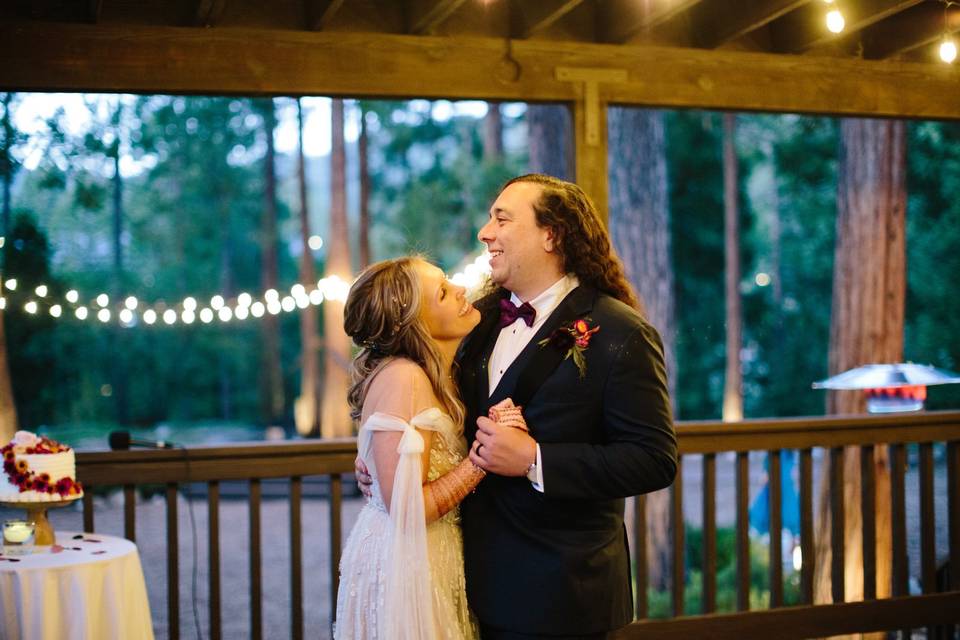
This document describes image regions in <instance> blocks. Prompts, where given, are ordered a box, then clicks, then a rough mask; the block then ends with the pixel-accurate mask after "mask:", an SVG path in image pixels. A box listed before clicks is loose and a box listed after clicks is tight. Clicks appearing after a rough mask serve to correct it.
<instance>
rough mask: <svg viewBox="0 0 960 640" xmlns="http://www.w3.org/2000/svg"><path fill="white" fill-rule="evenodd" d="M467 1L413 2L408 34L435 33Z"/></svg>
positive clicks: (411, 2)
mask: <svg viewBox="0 0 960 640" xmlns="http://www.w3.org/2000/svg"><path fill="white" fill-rule="evenodd" d="M464 2H466V0H411V1H410V3H409V5H408V12H409V13H408V16H407V24H408V25H409V28H408V29H407V32H408V33H411V34H424V33H433V31H434V29H436V28H437V27H439V26H440V25H441V24H443V23H444V22H445V21H446V20H447V18H449V17H450V16H451V15H453V12H454V11H456V10H457V9H459V8H460V5H462V4H463V3H464Z"/></svg>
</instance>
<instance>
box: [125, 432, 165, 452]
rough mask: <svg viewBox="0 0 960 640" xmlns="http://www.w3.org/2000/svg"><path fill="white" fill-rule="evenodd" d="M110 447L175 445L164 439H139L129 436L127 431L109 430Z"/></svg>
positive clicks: (161, 447) (163, 446) (160, 447)
mask: <svg viewBox="0 0 960 640" xmlns="http://www.w3.org/2000/svg"><path fill="white" fill-rule="evenodd" d="M109 441H110V449H112V450H113V451H118V450H126V449H129V448H130V447H146V448H148V449H173V448H174V447H175V446H176V445H174V444H173V443H172V442H167V441H166V440H141V439H140V438H131V437H130V432H129V431H111V432H110V436H109Z"/></svg>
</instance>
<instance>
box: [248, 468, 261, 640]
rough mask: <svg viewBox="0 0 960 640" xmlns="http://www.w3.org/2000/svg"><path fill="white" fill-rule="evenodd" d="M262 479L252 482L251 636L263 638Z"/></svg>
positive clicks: (257, 639)
mask: <svg viewBox="0 0 960 640" xmlns="http://www.w3.org/2000/svg"><path fill="white" fill-rule="evenodd" d="M260 494H261V486H260V479H259V478H253V479H252V480H250V634H251V636H252V637H253V639H254V640H260V639H261V638H263V584H262V581H261V576H262V567H261V548H260Z"/></svg>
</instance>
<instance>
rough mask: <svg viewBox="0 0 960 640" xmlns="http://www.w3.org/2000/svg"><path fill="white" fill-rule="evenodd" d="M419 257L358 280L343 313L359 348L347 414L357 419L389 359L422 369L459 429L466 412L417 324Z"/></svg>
mask: <svg viewBox="0 0 960 640" xmlns="http://www.w3.org/2000/svg"><path fill="white" fill-rule="evenodd" d="M423 262H425V261H424V260H423V258H421V257H419V256H405V257H403V258H395V259H393V260H383V261H382V262H377V263H375V264H372V265H370V266H369V267H367V268H366V269H364V270H363V272H362V273H361V274H360V275H359V276H358V277H357V279H356V280H355V281H354V283H353V286H351V287H350V293H349V294H347V302H346V304H345V306H344V309H343V328H344V330H345V331H346V333H347V335H348V336H350V337H351V338H352V339H353V342H354V343H355V344H356V345H357V346H358V347H359V348H360V351H359V352H358V353H357V355H356V356H355V357H354V358H353V362H352V363H351V366H350V391H349V392H348V393H347V401H348V402H349V404H350V415H351V417H353V419H354V420H359V418H360V414H361V412H362V410H363V401H364V399H365V398H366V395H367V387H368V385H369V382H370V381H371V380H372V379H373V377H374V376H375V375H376V374H377V372H379V371H380V369H381V368H382V367H383V366H385V365H386V364H387V362H389V361H390V360H391V359H392V358H407V359H408V360H412V361H413V362H416V363H417V364H418V365H420V366H421V367H422V368H423V370H424V372H426V374H427V378H428V379H429V380H430V384H431V386H432V387H433V394H434V395H435V396H436V397H437V399H438V400H440V402H441V403H442V404H443V409H444V410H445V411H446V412H447V413H448V414H449V415H450V417H451V418H453V421H454V423H455V424H458V425H462V424H463V418H464V415H465V413H466V412H465V411H464V408H463V404H462V403H461V402H460V399H459V397H458V396H457V391H456V388H455V387H454V386H453V381H452V380H451V378H450V375H449V374H450V372H449V371H447V370H446V369H445V368H444V365H443V359H442V358H441V356H440V351H439V350H438V349H437V345H436V343H435V342H434V340H433V338H432V337H431V336H430V333H429V331H428V330H427V327H426V325H425V324H424V323H423V321H422V320H421V319H420V300H421V298H420V276H419V274H418V273H417V268H416V267H417V264H419V263H423Z"/></svg>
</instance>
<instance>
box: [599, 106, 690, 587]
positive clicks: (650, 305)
mask: <svg viewBox="0 0 960 640" xmlns="http://www.w3.org/2000/svg"><path fill="white" fill-rule="evenodd" d="M608 126H609V132H610V133H609V136H610V137H609V139H610V147H609V152H608V153H609V158H610V234H611V236H612V239H613V243H614V246H615V247H616V249H617V252H618V253H619V254H620V257H621V258H622V259H623V262H624V267H625V268H626V272H627V277H628V278H629V279H630V282H631V283H632V284H633V286H634V288H635V289H636V290H637V293H638V294H639V295H640V298H641V300H642V301H643V302H644V304H645V305H646V313H647V319H648V320H649V321H650V323H651V324H653V326H655V327H656V328H657V329H658V330H659V331H660V332H661V335H662V337H663V346H664V357H665V360H666V364H667V375H668V384H669V388H670V396H671V398H673V397H675V396H674V392H675V390H676V379H677V376H676V370H677V368H676V350H675V338H674V332H673V329H674V326H675V325H674V320H673V317H674V293H673V280H674V276H673V268H672V265H671V258H670V211H669V201H668V193H667V155H666V152H667V149H666V132H665V129H666V127H665V123H664V115H663V112H662V111H651V110H646V109H635V108H620V107H612V108H610V110H609V113H608ZM669 495H670V494H669V491H659V492H656V493H653V494H650V495H649V496H647V522H648V523H649V524H648V526H649V527H650V529H649V531H648V534H647V553H648V559H649V564H648V566H649V570H648V577H649V581H650V586H651V587H653V588H656V589H661V590H662V589H666V588H667V586H668V585H669V576H670V571H669V567H670V553H671V551H670V536H669V534H670V531H669V529H668V527H667V524H666V523H668V522H670V501H669ZM677 525H679V526H682V523H674V526H677ZM632 529H633V528H632V527H628V529H627V530H628V531H632Z"/></svg>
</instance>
